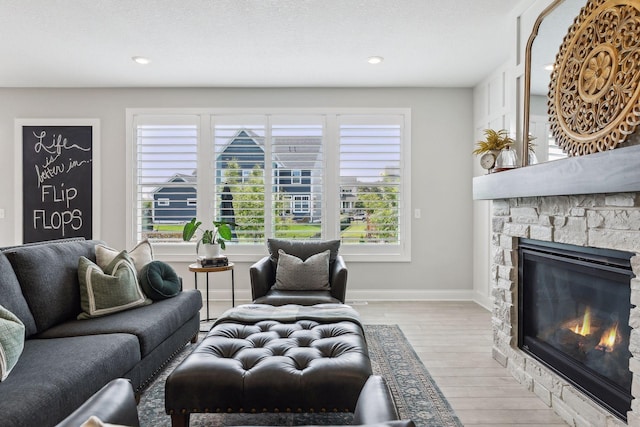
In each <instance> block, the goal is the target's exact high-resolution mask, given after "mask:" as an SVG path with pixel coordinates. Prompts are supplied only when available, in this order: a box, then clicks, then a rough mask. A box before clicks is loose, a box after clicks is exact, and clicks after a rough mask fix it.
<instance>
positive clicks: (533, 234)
mask: <svg viewBox="0 0 640 427" xmlns="http://www.w3.org/2000/svg"><path fill="white" fill-rule="evenodd" d="M492 227H493V235H492V244H491V248H492V268H491V288H492V297H493V299H494V305H493V314H492V323H493V357H494V359H496V360H497V361H498V362H499V363H500V364H502V365H503V366H505V367H506V368H507V369H508V370H509V372H510V373H511V375H512V376H513V377H514V378H515V379H516V380H518V381H519V382H520V383H521V384H523V385H525V386H526V387H527V388H528V389H529V390H531V391H533V392H534V393H535V394H536V395H537V396H538V397H539V398H540V399H542V400H543V401H544V402H545V403H546V404H547V405H548V406H550V407H553V408H554V410H555V412H556V413H557V414H558V415H560V416H561V417H562V418H563V419H564V420H565V421H566V422H567V423H568V424H569V425H572V426H624V425H626V424H625V423H624V421H622V420H620V419H619V418H617V417H615V416H614V415H612V414H611V413H609V412H608V411H607V410H606V409H604V408H602V407H601V406H599V405H598V404H596V403H595V402H594V401H593V400H591V399H590V398H589V397H588V396H586V395H585V394H583V393H582V392H581V391H580V390H578V389H576V388H575V387H574V386H572V385H571V384H569V382H568V381H566V380H564V379H563V378H561V377H560V376H559V375H557V374H555V373H554V372H553V371H551V370H550V369H549V368H547V367H546V366H545V365H543V364H542V363H540V362H539V361H537V360H536V359H534V358H533V357H531V356H529V355H527V354H526V353H524V352H523V351H521V350H520V349H518V345H517V341H518V339H517V338H518V337H517V331H518V325H517V321H518V320H517V319H518V313H517V309H518V305H517V301H518V298H517V289H518V284H517V280H518V266H517V262H518V243H519V239H520V238H527V239H535V240H542V241H547V242H557V243H568V244H573V245H578V246H590V247H595V248H605V249H618V250H623V251H629V252H632V253H635V254H636V255H635V256H633V257H632V258H631V265H632V269H633V273H634V275H635V276H636V278H633V279H631V282H630V284H629V285H630V287H631V304H632V308H631V311H630V315H629V325H630V327H631V328H632V329H631V337H630V344H629V351H630V353H631V355H632V357H631V359H630V360H629V370H630V371H631V373H632V375H633V379H632V386H631V394H632V395H633V397H634V400H633V401H632V402H631V411H630V412H628V413H627V424H628V425H630V426H640V399H638V398H640V308H639V307H636V306H639V305H640V278H638V276H640V255H638V252H640V193H620V194H594V195H575V196H541V197H523V198H510V199H500V200H494V201H493V212H492Z"/></svg>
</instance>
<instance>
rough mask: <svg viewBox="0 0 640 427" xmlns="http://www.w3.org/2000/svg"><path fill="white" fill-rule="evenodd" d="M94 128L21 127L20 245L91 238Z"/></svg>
mask: <svg viewBox="0 0 640 427" xmlns="http://www.w3.org/2000/svg"><path fill="white" fill-rule="evenodd" d="M95 153H96V145H95V141H94V126H92V125H46V126H42V125H23V126H22V228H23V236H22V240H23V243H31V242H39V241H44V240H54V239H62V238H68V237H84V238H86V239H92V238H94V233H93V230H94V223H93V221H94V203H93V202H94V197H95V196H94V194H93V188H94V185H95V182H94V179H95V177H94V167H95V165H94V158H95V157H94V154H95Z"/></svg>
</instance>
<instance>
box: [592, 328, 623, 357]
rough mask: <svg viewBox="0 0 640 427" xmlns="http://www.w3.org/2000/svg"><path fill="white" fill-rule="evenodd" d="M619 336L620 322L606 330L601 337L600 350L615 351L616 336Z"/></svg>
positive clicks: (598, 346)
mask: <svg viewBox="0 0 640 427" xmlns="http://www.w3.org/2000/svg"><path fill="white" fill-rule="evenodd" d="M617 337H618V323H617V322H616V324H615V325H613V326H612V327H610V328H609V329H607V330H606V331H604V334H602V337H601V338H600V342H599V343H598V345H597V347H596V348H597V349H598V350H604V351H606V352H607V353H611V352H612V351H613V347H614V346H615V345H616V338H617Z"/></svg>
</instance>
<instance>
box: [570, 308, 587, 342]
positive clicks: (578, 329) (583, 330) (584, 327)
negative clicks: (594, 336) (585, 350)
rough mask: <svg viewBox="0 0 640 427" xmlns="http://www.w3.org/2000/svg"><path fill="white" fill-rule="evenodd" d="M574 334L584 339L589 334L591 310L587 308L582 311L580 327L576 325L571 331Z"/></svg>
mask: <svg viewBox="0 0 640 427" xmlns="http://www.w3.org/2000/svg"><path fill="white" fill-rule="evenodd" d="M573 332H575V333H576V334H579V335H582V336H583V337H586V336H587V335H589V334H590V333H591V309H590V308H589V307H587V309H586V310H585V311H584V318H583V319H582V326H580V325H576V327H575V328H574V329H573Z"/></svg>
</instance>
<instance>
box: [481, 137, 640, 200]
mask: <svg viewBox="0 0 640 427" xmlns="http://www.w3.org/2000/svg"><path fill="white" fill-rule="evenodd" d="M637 191H640V145H634V146H631V147H625V148H619V149H617V150H610V151H604V152H601V153H595V154H590V155H588V156H580V157H570V158H567V159H562V160H556V161H553V162H547V163H540V164H537V165H532V166H527V167H524V168H518V169H513V170H509V171H504V172H497V173H492V174H488V175H483V176H477V177H475V178H473V199H474V200H491V199H508V198H515V197H535V196H568V195H573V194H601V193H626V192H637Z"/></svg>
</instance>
